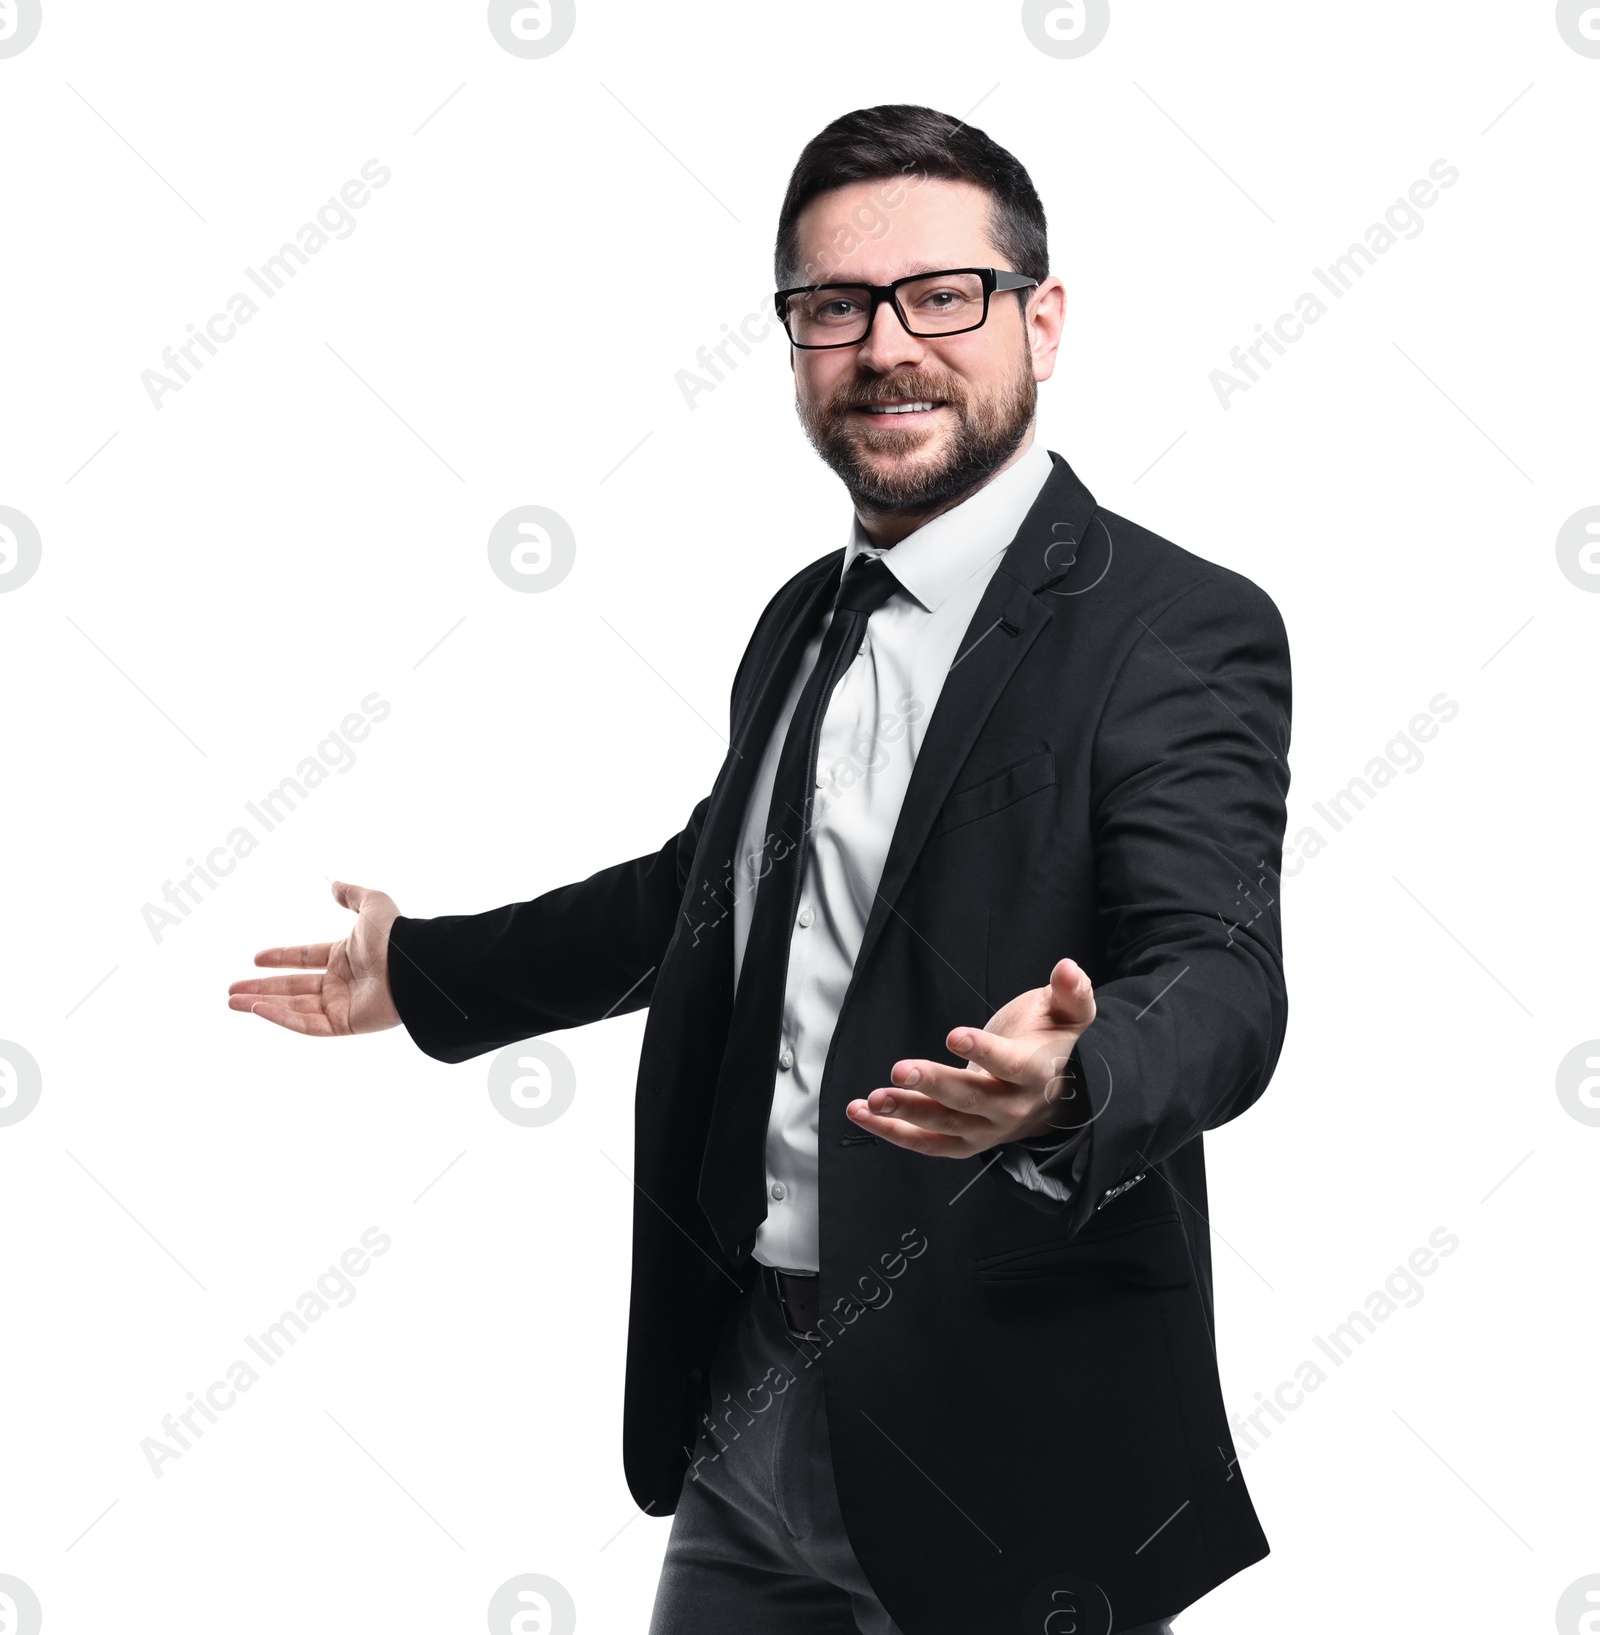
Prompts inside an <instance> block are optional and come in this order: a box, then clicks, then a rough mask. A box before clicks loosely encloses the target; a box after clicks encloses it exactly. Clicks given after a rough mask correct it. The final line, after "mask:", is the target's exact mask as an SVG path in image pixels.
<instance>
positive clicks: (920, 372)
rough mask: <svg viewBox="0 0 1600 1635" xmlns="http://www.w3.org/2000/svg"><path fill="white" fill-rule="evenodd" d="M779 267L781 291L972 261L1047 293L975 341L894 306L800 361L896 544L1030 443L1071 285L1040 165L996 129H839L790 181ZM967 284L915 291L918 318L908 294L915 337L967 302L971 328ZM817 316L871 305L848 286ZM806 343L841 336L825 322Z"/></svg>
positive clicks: (857, 479) (885, 304) (881, 281)
mask: <svg viewBox="0 0 1600 1635" xmlns="http://www.w3.org/2000/svg"><path fill="white" fill-rule="evenodd" d="M774 260H775V263H776V267H775V270H776V273H777V279H778V287H779V288H780V289H792V288H794V287H796V286H800V285H809V284H833V283H841V282H844V283H848V282H854V281H859V282H860V283H862V284H869V285H886V284H891V283H893V282H894V281H895V280H896V279H900V278H905V277H907V276H908V275H911V274H919V273H928V272H942V271H945V270H947V269H951V268H967V267H977V268H989V267H992V268H996V269H999V270H1001V271H1005V272H1011V273H1016V274H1020V275H1022V276H1023V277H1026V278H1030V279H1033V280H1034V281H1035V283H1036V285H1037V287H1035V288H1031V289H1021V290H1017V291H1015V292H1012V291H1008V290H1003V289H1002V290H999V291H996V292H994V293H992V294H989V295H987V297H986V300H987V317H986V318H985V319H984V320H983V321H982V323H981V326H980V327H977V328H969V329H966V330H965V331H964V332H963V333H960V334H938V333H934V334H919V335H912V334H910V333H909V332H908V331H907V328H906V327H905V325H904V324H902V323H901V321H900V319H899V317H898V316H897V315H896V310H895V307H894V305H893V304H892V303H891V302H889V301H882V302H880V303H879V304H878V306H877V309H876V312H875V313H874V314H873V318H872V324H871V328H870V329H869V330H868V331H867V333H866V334H865V336H864V337H863V338H862V339H861V340H860V341H859V342H858V343H852V344H845V345H828V346H825V347H823V348H822V349H816V350H812V349H805V348H802V347H798V346H797V347H796V348H795V349H794V350H793V351H791V353H790V360H791V363H792V365H793V368H794V376H795V402H796V407H797V408H798V410H799V413H800V418H801V421H802V423H803V424H804V426H805V429H806V434H807V436H808V437H810V439H811V441H812V443H813V444H814V446H815V447H816V449H817V452H818V453H819V454H820V455H821V456H822V458H823V459H824V460H825V461H827V463H828V464H829V465H830V466H831V467H832V468H833V470H834V471H835V472H836V473H837V474H838V476H839V477H840V479H841V480H842V481H843V482H844V484H845V486H846V487H847V488H848V489H849V491H850V494H851V498H852V499H853V500H854V501H855V503H856V507H857V509H858V510H859V511H860V512H861V513H862V515H863V516H864V517H865V518H868V519H870V520H873V521H874V522H876V523H879V524H881V525H882V532H883V533H884V534H885V536H890V535H892V536H893V538H900V537H903V536H904V534H906V533H908V532H910V530H911V528H913V527H915V526H917V525H919V524H920V523H921V522H922V521H925V520H926V519H927V518H928V517H930V516H934V515H936V514H937V513H938V512H940V511H943V510H946V509H948V508H949V507H950V506H951V505H953V504H955V503H957V502H958V501H959V500H961V499H962V498H964V497H965V496H966V495H967V494H969V493H971V492H972V491H973V490H974V489H975V488H977V487H979V486H980V485H981V484H983V483H984V482H986V481H987V480H988V479H989V478H990V477H991V476H993V475H994V473H995V472H996V471H998V470H999V469H1000V468H1001V467H1002V466H1004V465H1006V464H1007V463H1008V462H1009V461H1010V460H1011V459H1012V458H1013V457H1014V456H1015V455H1016V454H1017V453H1018V451H1019V450H1020V449H1021V448H1022V447H1023V445H1024V444H1025V443H1026V441H1027V439H1028V435H1029V432H1030V430H1031V428H1032V425H1033V417H1034V403H1035V395H1036V394H1035V386H1036V383H1037V382H1038V381H1041V380H1047V379H1049V377H1050V374H1051V372H1052V370H1053V369H1054V367H1055V355H1056V348H1057V346H1058V344H1059V342H1060V339H1061V325H1062V313H1063V309H1064V306H1065V292H1064V290H1063V288H1062V285H1061V281H1060V280H1059V279H1056V278H1052V277H1051V276H1050V271H1049V259H1048V254H1047V249H1046V239H1045V219H1044V209H1043V207H1042V206H1041V204H1040V203H1039V195H1038V194H1037V193H1036V192H1035V191H1034V187H1033V183H1032V182H1031V181H1030V180H1029V179H1028V173H1027V172H1026V171H1025V170H1024V169H1023V168H1022V166H1021V165H1020V164H1019V163H1018V162H1017V160H1016V159H1015V158H1013V157H1012V155H1011V154H1009V153H1008V152H1006V150H1005V149H1004V148H1002V147H1001V146H999V144H998V143H996V142H993V141H991V140H990V138H989V137H987V136H985V135H984V133H983V132H982V131H979V130H974V129H973V128H972V127H971V126H969V125H965V124H963V123H962V122H961V121H959V120H956V119H952V118H951V117H950V116H949V115H947V114H941V113H937V112H935V111H934V110H933V109H931V108H918V107H909V106H904V107H902V106H891V107H882V108H865V109H861V110H859V111H857V112H855V113H851V114H846V115H845V116H844V117H843V118H841V119H836V120H835V121H834V122H833V123H832V124H831V125H829V126H828V127H827V129H826V130H824V131H822V132H821V133H820V134H819V135H817V136H816V137H814V138H813V139H812V140H811V141H810V142H809V143H807V145H806V147H805V150H804V151H803V152H802V153H801V155H800V159H799V162H798V163H797V164H796V165H795V168H794V173H793V175H792V176H791V177H790V178H789V187H788V191H787V193H786V194H785V196H784V201H783V207H782V209H781V211H780V212H779V216H778V238H777V246H776V253H775V257H774ZM965 282H966V284H967V285H968V286H969V287H968V289H967V290H966V291H965V292H963V291H961V290H959V289H954V288H946V287H943V286H942V285H940V284H937V283H936V284H934V285H931V286H925V287H923V288H920V289H916V290H914V291H911V292H906V293H907V295H910V296H914V297H916V298H917V299H919V300H920V301H921V306H920V309H917V308H915V307H914V306H913V303H912V302H911V301H910V300H904V299H903V300H902V305H903V306H905V307H906V308H907V310H908V316H909V317H910V318H911V328H913V329H917V330H919V331H921V330H937V329H938V328H939V327H940V325H941V323H943V322H945V321H947V320H944V319H941V318H939V317H937V316H933V314H936V313H938V312H939V311H940V310H941V308H943V309H945V310H948V308H949V307H950V305H951V304H953V303H955V302H957V301H962V300H966V301H968V302H969V304H970V308H971V313H970V315H971V318H972V319H973V320H976V319H978V318H980V317H982V313H983V302H982V300H977V299H973V293H974V292H973V290H972V288H971V285H972V281H971V280H970V279H969V280H966V281H965ZM818 299H822V300H826V297H825V296H824V297H821V298H818ZM813 310H818V311H820V312H822V313H823V315H824V316H826V318H827V319H828V320H829V321H830V322H835V323H837V322H847V321H848V320H849V317H850V315H851V314H852V313H853V312H859V310H860V305H859V303H857V302H855V301H854V300H853V298H852V297H851V295H850V293H849V292H845V294H844V296H843V298H842V299H841V300H840V301H839V302H838V303H837V304H836V305H832V306H827V307H825V308H815V307H813ZM844 332H845V333H848V332H849V331H844ZM806 334H809V336H810V338H811V339H812V340H813V341H816V340H819V339H822V340H825V339H826V338H827V336H826V333H825V332H824V331H822V330H821V329H820V328H819V329H816V330H808V331H806ZM800 338H804V336H801V337H800ZM919 405H920V406H919ZM878 531H879V530H878V529H877V528H875V529H874V532H875V533H877V532H878ZM884 542H885V543H892V542H893V539H892V538H888V537H885V540H884Z"/></svg>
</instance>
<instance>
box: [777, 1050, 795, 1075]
mask: <svg viewBox="0 0 1600 1635" xmlns="http://www.w3.org/2000/svg"><path fill="white" fill-rule="evenodd" d="M778 1066H779V1067H781V1068H782V1069H783V1070H784V1072H785V1073H787V1072H788V1071H789V1069H790V1068H791V1067H793V1066H794V1052H793V1051H792V1050H786V1051H784V1053H783V1054H782V1055H781V1056H780V1057H779V1058H778Z"/></svg>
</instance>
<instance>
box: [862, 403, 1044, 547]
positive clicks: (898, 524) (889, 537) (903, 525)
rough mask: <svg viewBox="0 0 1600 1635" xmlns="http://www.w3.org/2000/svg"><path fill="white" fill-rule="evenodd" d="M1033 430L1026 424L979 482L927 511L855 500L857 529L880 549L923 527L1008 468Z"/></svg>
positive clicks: (1029, 445)
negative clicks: (1001, 459) (1012, 446)
mask: <svg viewBox="0 0 1600 1635" xmlns="http://www.w3.org/2000/svg"><path fill="white" fill-rule="evenodd" d="M1033 433H1034V428H1033V427H1032V426H1029V427H1028V431H1027V435H1026V436H1025V437H1024V438H1023V439H1022V441H1021V443H1019V444H1018V445H1017V447H1016V449H1015V450H1014V451H1013V453H1012V454H1011V455H1010V456H1009V457H1008V458H1007V459H1006V461H1005V462H1004V464H1002V465H998V466H996V467H995V469H994V470H993V471H991V472H990V473H989V475H988V476H987V477H985V478H984V479H983V480H982V481H981V482H976V483H974V484H973V485H972V487H971V488H969V489H968V490H967V491H966V492H965V493H964V494H957V495H956V496H955V497H954V498H953V499H949V500H946V501H945V502H944V504H943V505H936V506H934V507H933V509H932V510H930V511H880V510H878V509H876V508H875V507H874V506H871V505H867V504H864V503H863V502H862V501H860V500H857V501H856V521H857V523H858V524H859V525H860V528H861V532H862V533H863V534H865V535H866V537H867V539H868V540H869V541H870V542H871V543H872V544H874V545H876V546H877V547H878V549H879V550H881V551H886V550H888V549H889V548H890V547H891V546H893V545H898V544H899V543H900V541H901V540H902V539H904V538H906V536H907V535H908V534H914V533H915V532H916V531H917V530H918V529H919V528H923V527H926V526H927V524H928V523H930V522H932V521H933V519H934V518H935V517H942V516H943V515H944V514H945V512H946V511H953V510H955V508H956V507H957V506H958V505H961V504H963V503H964V502H965V501H967V500H970V499H971V498H972V496H973V495H974V494H976V493H977V492H978V490H979V489H981V488H987V487H988V485H989V484H990V483H992V482H993V481H994V480H995V478H996V477H998V476H999V475H1000V473H1001V472H1002V471H1009V470H1010V469H1011V467H1012V466H1014V465H1015V464H1016V463H1017V461H1018V460H1020V459H1021V458H1022V457H1023V455H1024V454H1026V453H1027V452H1028V450H1029V449H1030V448H1032V447H1033Z"/></svg>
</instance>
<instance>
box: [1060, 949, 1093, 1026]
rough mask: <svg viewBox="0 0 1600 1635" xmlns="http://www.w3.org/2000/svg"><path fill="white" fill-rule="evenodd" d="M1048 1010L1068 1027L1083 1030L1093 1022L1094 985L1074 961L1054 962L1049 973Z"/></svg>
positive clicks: (1087, 974)
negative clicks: (1054, 964)
mask: <svg viewBox="0 0 1600 1635" xmlns="http://www.w3.org/2000/svg"><path fill="white" fill-rule="evenodd" d="M1050 1008H1051V1010H1053V1011H1054V1012H1055V1013H1056V1015H1057V1016H1058V1017H1060V1019H1061V1020H1062V1021H1063V1022H1065V1023H1066V1024H1067V1025H1068V1026H1069V1027H1077V1028H1084V1027H1087V1026H1088V1025H1089V1024H1090V1023H1091V1022H1092V1021H1093V1020H1094V1014H1095V1011H1094V984H1093V983H1092V982H1091V981H1090V980H1089V973H1088V972H1087V971H1086V970H1084V968H1083V967H1082V966H1081V965H1079V964H1078V962H1077V961H1076V960H1071V959H1062V960H1057V961H1056V966H1055V969H1054V970H1053V971H1052V972H1051V973H1050Z"/></svg>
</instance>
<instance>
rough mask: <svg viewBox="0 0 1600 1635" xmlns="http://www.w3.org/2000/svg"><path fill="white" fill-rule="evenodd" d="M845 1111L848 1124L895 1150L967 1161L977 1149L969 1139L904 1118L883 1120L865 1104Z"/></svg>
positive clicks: (862, 1102) (850, 1107) (859, 1103)
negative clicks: (922, 1125)
mask: <svg viewBox="0 0 1600 1635" xmlns="http://www.w3.org/2000/svg"><path fill="white" fill-rule="evenodd" d="M845 1112H846V1114H847V1115H848V1116H849V1118H850V1120H851V1122H852V1123H855V1124H859V1125H860V1126H861V1128H862V1129H863V1130H867V1131H870V1132H871V1134H873V1135H876V1136H880V1137H881V1138H882V1139H883V1140H885V1141H888V1142H890V1143H892V1144H893V1145H894V1146H896V1147H904V1148H905V1149H906V1150H907V1151H908V1152H920V1153H922V1154H924V1155H925V1156H927V1157H929V1158H970V1157H971V1156H972V1155H973V1153H974V1152H976V1151H978V1150H979V1149H978V1148H977V1147H976V1146H974V1145H973V1143H972V1141H971V1140H970V1139H967V1138H964V1137H961V1136H952V1135H942V1134H940V1133H939V1132H938V1131H936V1130H925V1129H923V1128H922V1127H921V1126H920V1125H917V1124H911V1123H909V1122H907V1121H906V1120H904V1119H899V1118H885V1117H883V1116H882V1115H881V1114H878V1113H874V1112H873V1111H872V1110H871V1109H870V1108H869V1107H868V1106H867V1104H866V1102H864V1101H852V1102H851V1103H850V1104H849V1105H848V1106H847V1107H846V1108H845Z"/></svg>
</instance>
